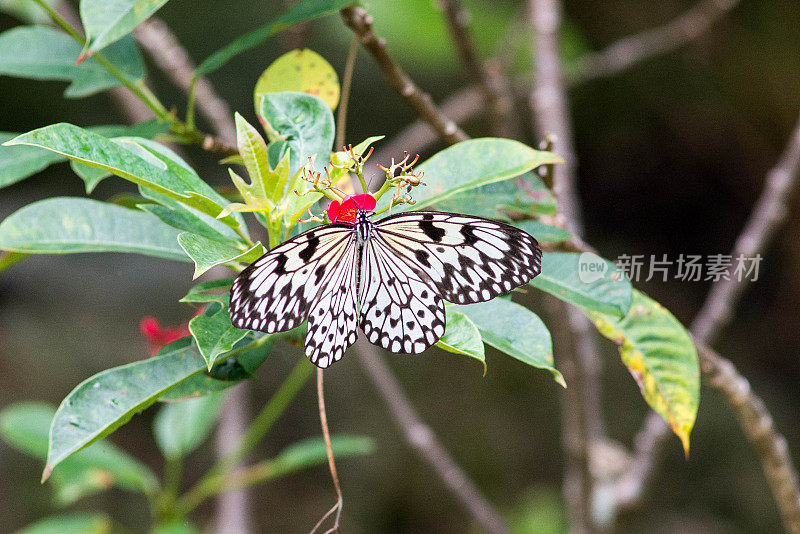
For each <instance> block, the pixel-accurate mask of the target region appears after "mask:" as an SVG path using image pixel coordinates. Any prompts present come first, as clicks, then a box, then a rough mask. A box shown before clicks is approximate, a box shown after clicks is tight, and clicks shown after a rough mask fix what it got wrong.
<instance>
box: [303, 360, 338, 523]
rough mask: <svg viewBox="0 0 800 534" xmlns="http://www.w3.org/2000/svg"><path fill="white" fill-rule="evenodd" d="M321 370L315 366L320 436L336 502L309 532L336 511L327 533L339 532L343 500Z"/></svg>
mask: <svg viewBox="0 0 800 534" xmlns="http://www.w3.org/2000/svg"><path fill="white" fill-rule="evenodd" d="M323 372H324V371H323V370H322V369H320V368H317V402H318V403H319V422H320V424H321V425H322V437H323V438H324V439H325V450H326V451H327V453H328V467H329V468H330V470H331V478H332V479H333V487H334V488H336V497H337V499H336V504H334V505H333V508H331V509H330V510H328V512H327V513H326V514H325V515H323V516H322V518H321V519H320V520H319V522H318V523H317V524H316V525H314V528H312V529H311V534H314V532H316V531H317V529H318V528H319V527H320V526H321V525H322V523H324V522H325V520H326V519H328V517H330V516H331V514H333V513H334V512H335V513H336V517H335V519H334V522H333V526H332V527H331V528H329V529H328V530H326V531H325V534H329V533H332V532H339V519H340V518H341V517H342V505H343V504H344V501H343V499H342V488H341V487H340V486H339V475H338V474H337V473H336V462H334V460H333V446H332V445H331V433H330V431H329V430H328V415H327V414H326V413H325V382H324V378H323V376H322V375H323Z"/></svg>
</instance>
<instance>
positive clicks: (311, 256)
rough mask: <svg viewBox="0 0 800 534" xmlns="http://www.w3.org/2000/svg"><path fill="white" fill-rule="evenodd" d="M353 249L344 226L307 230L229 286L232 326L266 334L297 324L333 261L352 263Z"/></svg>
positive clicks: (332, 268)
mask: <svg viewBox="0 0 800 534" xmlns="http://www.w3.org/2000/svg"><path fill="white" fill-rule="evenodd" d="M355 249H356V245H355V239H354V237H353V232H352V228H351V227H350V226H348V225H344V224H330V225H326V226H320V227H317V228H312V229H311V230H308V231H307V232H304V233H302V234H300V235H298V236H297V237H295V238H293V239H290V240H289V241H286V242H285V243H283V244H281V245H279V246H277V247H275V248H274V249H272V250H270V251H269V252H267V253H266V254H265V255H264V256H262V257H261V258H259V259H258V260H256V261H255V262H254V263H253V264H251V265H250V266H249V267H247V268H246V269H245V270H244V271H242V273H241V274H240V275H239V276H238V277H237V278H236V280H235V281H234V282H233V287H232V288H231V304H230V310H231V322H232V323H233V325H234V326H236V327H237V328H246V329H250V330H258V331H261V332H266V333H268V334H271V333H273V332H281V331H285V330H291V329H292V328H295V327H297V326H300V325H301V324H302V323H303V321H305V320H306V319H308V316H309V314H310V313H311V312H312V311H313V309H314V308H313V304H314V299H315V297H316V296H317V294H319V293H320V290H321V288H323V287H327V285H328V283H329V281H330V277H331V275H332V274H333V273H335V272H336V269H335V267H336V266H337V265H338V263H339V262H340V261H342V260H343V259H346V261H348V262H350V263H354V260H353V255H354V252H353V251H354V250H355Z"/></svg>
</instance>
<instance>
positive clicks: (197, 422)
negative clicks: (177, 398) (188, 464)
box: [153, 392, 225, 458]
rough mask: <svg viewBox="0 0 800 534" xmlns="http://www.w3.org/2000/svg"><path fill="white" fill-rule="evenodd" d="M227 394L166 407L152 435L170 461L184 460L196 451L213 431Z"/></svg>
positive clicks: (189, 400) (156, 419)
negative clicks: (171, 459)
mask: <svg viewBox="0 0 800 534" xmlns="http://www.w3.org/2000/svg"><path fill="white" fill-rule="evenodd" d="M224 402H225V395H224V393H220V392H217V393H213V394H211V395H206V396H204V397H198V398H194V399H188V400H185V401H183V402H175V403H169V404H165V405H163V406H162V407H161V409H160V410H158V414H156V417H155V419H154V420H153V435H154V436H155V438H156V443H157V444H158V448H159V449H161V453H162V454H163V455H164V456H165V457H167V458H183V457H184V456H186V455H188V454H189V453H191V452H192V451H193V450H195V449H196V448H197V447H198V446H199V445H200V444H201V443H203V441H205V439H206V438H207V437H208V435H209V433H210V432H211V430H212V429H213V428H214V423H216V421H217V418H218V417H219V414H220V412H221V411H222V405H223V403H224Z"/></svg>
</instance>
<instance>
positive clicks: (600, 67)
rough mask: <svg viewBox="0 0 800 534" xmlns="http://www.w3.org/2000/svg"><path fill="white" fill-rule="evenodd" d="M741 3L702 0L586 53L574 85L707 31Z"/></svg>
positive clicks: (614, 72) (690, 39)
mask: <svg viewBox="0 0 800 534" xmlns="http://www.w3.org/2000/svg"><path fill="white" fill-rule="evenodd" d="M738 4H739V0H702V1H701V2H698V3H697V4H696V5H694V6H693V7H692V8H691V9H689V10H687V11H685V12H684V13H682V14H681V15H679V16H678V17H676V18H674V19H672V20H671V21H669V22H668V23H666V24H664V25H663V26H659V27H657V28H653V29H650V30H647V31H643V32H641V33H637V34H635V35H632V36H630V37H626V38H624V39H620V40H619V41H616V42H615V43H612V44H611V45H610V46H608V47H606V48H605V49H603V50H601V51H600V52H593V53H590V54H586V55H585V56H583V57H582V58H580V59H579V60H578V61H577V68H576V69H575V74H574V75H573V77H572V78H571V79H570V80H569V81H570V85H576V84H580V83H583V82H586V81H588V80H593V79H595V78H602V77H607V76H613V75H615V74H618V73H619V72H621V71H623V70H625V69H628V68H630V67H631V66H632V65H635V64H636V63H640V62H642V61H644V60H646V59H649V58H651V57H653V56H657V55H660V54H666V53H667V52H671V51H673V50H675V49H677V48H679V47H680V46H683V45H684V44H686V43H688V42H690V41H693V40H694V39H696V38H698V37H699V36H701V35H702V34H704V33H705V32H706V31H708V29H709V28H710V27H711V26H712V25H713V24H714V23H715V22H716V21H717V20H719V19H720V18H721V17H722V16H724V15H725V14H726V13H728V12H729V11H730V10H732V9H733V8H734V7H736V6H737V5H738Z"/></svg>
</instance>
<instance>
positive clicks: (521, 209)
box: [436, 172, 556, 220]
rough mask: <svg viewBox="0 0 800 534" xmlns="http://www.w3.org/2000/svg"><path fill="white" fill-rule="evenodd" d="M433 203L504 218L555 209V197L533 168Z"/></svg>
mask: <svg viewBox="0 0 800 534" xmlns="http://www.w3.org/2000/svg"><path fill="white" fill-rule="evenodd" d="M436 206H437V207H438V208H439V209H441V210H443V211H455V212H461V213H470V214H471V215H479V216H481V217H488V218H490V219H505V220H508V214H509V213H518V214H522V215H526V216H528V217H533V216H536V215H553V214H554V213H555V212H556V198H555V196H554V195H553V193H551V192H550V190H549V189H547V187H545V185H544V183H542V180H541V179H540V178H539V177H538V176H536V175H535V174H534V173H533V172H526V173H525V174H523V175H522V176H519V177H517V179H516V180H506V181H503V182H497V183H493V184H488V185H484V186H482V187H476V188H470V189H469V190H467V191H463V192H461V193H456V194H455V195H453V196H451V197H450V198H446V199H444V200H442V201H439V202H437V203H436ZM465 210H466V211H465Z"/></svg>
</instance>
